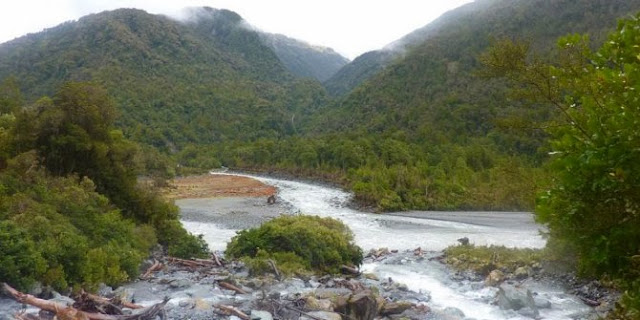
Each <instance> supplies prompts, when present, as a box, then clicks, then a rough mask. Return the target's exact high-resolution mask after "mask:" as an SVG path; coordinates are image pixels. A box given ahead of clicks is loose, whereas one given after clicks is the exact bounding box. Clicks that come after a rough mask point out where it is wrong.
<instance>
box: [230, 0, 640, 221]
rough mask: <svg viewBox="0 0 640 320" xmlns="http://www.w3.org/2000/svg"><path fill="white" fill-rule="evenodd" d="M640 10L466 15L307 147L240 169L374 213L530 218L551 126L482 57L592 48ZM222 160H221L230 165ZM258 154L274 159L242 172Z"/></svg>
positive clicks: (614, 4) (545, 113)
mask: <svg viewBox="0 0 640 320" xmlns="http://www.w3.org/2000/svg"><path fill="white" fill-rule="evenodd" d="M637 10H640V1H638V0H633V1H603V0H582V1H569V0H563V1H554V2H549V1H542V0H536V1H529V0H526V1H525V0H518V1H506V0H483V1H476V2H473V3H470V4H468V5H465V6H463V7H461V8H459V9H455V10H453V11H451V12H449V13H447V14H445V15H443V17H442V18H440V19H439V20H438V21H436V22H434V24H435V25H434V26H427V27H426V28H425V30H427V29H429V28H433V30H437V32H435V31H434V32H433V33H431V34H430V35H429V37H428V39H427V40H425V41H424V42H423V43H421V44H417V45H411V46H408V47H406V52H405V53H403V54H402V55H401V56H398V57H397V58H395V59H394V60H393V62H392V63H390V64H388V65H387V66H386V67H384V68H382V70H381V71H380V72H378V73H377V74H376V75H375V76H373V77H372V78H370V80H368V81H365V82H364V83H363V84H362V85H360V86H358V87H356V88H355V89H354V90H353V91H352V92H351V93H349V94H347V95H346V96H345V97H343V98H341V99H339V100H337V101H335V102H333V103H330V104H328V105H326V106H324V107H323V108H321V109H319V111H318V112H317V113H316V114H314V116H313V118H312V121H311V122H310V123H308V124H307V126H306V127H305V132H306V133H307V135H306V137H305V138H296V139H289V140H287V141H280V142H278V143H277V144H275V143H272V144H271V145H270V144H266V143H264V142H262V143H259V144H254V145H253V146H252V147H251V148H244V149H243V154H247V156H246V157H245V156H241V157H240V159H243V161H244V163H245V164H246V163H253V164H257V165H259V166H271V167H276V168H280V169H285V170H291V169H292V168H295V170H299V171H303V172H314V171H322V172H329V173H331V176H334V177H335V176H339V177H347V180H348V181H349V186H350V188H351V189H352V190H353V191H354V192H355V194H356V199H358V200H360V201H361V202H362V203H366V204H370V205H371V206H373V207H374V208H376V209H378V210H406V209H412V208H420V209H465V208H466V209H489V210H496V209H497V210H523V209H525V210H530V209H532V208H533V205H534V199H535V193H536V192H537V191H538V190H540V189H542V188H544V186H545V185H546V184H547V183H548V181H549V180H550V177H549V176H547V175H546V173H545V171H544V170H543V169H542V164H543V163H544V162H545V160H546V158H547V151H548V149H547V148H548V147H547V146H546V144H545V139H546V133H545V132H544V131H543V130H541V128H543V127H544V126H545V125H544V122H546V121H549V120H552V119H554V117H555V115H554V114H553V112H551V111H550V109H548V108H545V107H543V106H539V107H535V108H531V107H529V106H524V105H522V104H521V103H520V102H519V100H518V99H514V97H511V96H509V95H508V94H507V92H508V90H507V88H506V85H505V84H504V83H503V82H501V81H499V80H490V79H486V78H482V77H479V76H478V75H477V73H478V71H479V69H480V68H481V65H480V63H479V61H478V56H479V55H480V54H482V53H483V52H484V51H485V50H486V49H487V48H488V47H489V45H490V44H491V41H492V39H500V38H515V39H524V40H529V41H530V42H531V47H532V49H533V50H534V51H537V52H538V53H539V54H546V53H547V52H548V51H549V50H550V49H551V48H553V47H554V46H555V43H556V40H557V38H558V37H560V36H562V35H565V34H569V33H574V32H578V33H588V34H590V36H591V38H592V39H594V44H595V45H597V44H598V43H601V42H602V39H603V37H604V35H605V34H606V33H608V32H609V31H611V30H613V29H614V27H615V26H616V21H617V19H618V18H620V17H624V16H627V15H629V14H631V13H634V12H636V11H637ZM373 57H374V58H375V55H373ZM360 60H361V59H360ZM358 61H359V59H356V60H355V61H354V62H353V63H352V64H350V65H347V66H345V67H344V68H343V70H346V69H348V68H350V67H352V66H353V65H354V64H356V63H357V62H358ZM372 65H374V67H375V64H372ZM358 72H363V70H360V71H358ZM338 74H340V72H339V73H338ZM354 79H355V77H354ZM274 145H275V146H274ZM265 149H266V150H267V151H265ZM225 150H226V152H228V153H229V154H233V152H232V151H231V149H225ZM225 150H222V151H221V153H222V154H223V155H222V157H223V158H225V159H228V160H230V159H232V157H231V156H227V155H224V154H225ZM259 153H266V154H269V155H270V156H269V158H267V159H268V160H266V161H265V160H262V159H261V160H259V161H251V160H246V159H250V158H251V157H254V158H255V157H256V156H255V154H259ZM228 160H226V161H228ZM229 163H232V164H233V161H231V162H229Z"/></svg>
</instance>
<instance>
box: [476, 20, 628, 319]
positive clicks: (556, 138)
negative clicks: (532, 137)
mask: <svg viewBox="0 0 640 320" xmlns="http://www.w3.org/2000/svg"><path fill="white" fill-rule="evenodd" d="M638 41H640V14H636V15H635V16H633V17H631V18H629V19H626V20H621V21H620V22H619V25H618V29H617V31H615V32H613V33H612V34H611V35H610V36H609V38H608V40H607V41H606V42H605V43H604V44H603V45H602V46H601V47H600V48H599V49H598V50H597V51H595V52H593V51H592V50H591V49H590V45H589V42H588V38H587V37H586V36H579V35H571V36H567V37H564V38H561V39H560V40H558V47H559V53H558V55H557V56H556V57H555V58H554V59H553V63H552V64H549V63H544V62H542V61H541V60H540V59H536V58H529V57H528V56H527V51H526V46H523V45H521V44H517V43H513V42H510V41H506V42H502V43H499V44H498V45H496V46H495V47H494V48H493V49H492V50H491V51H489V52H488V54H487V55H486V56H485V63H486V64H487V66H488V67H489V71H490V72H493V73H494V74H495V75H499V76H504V77H506V78H508V79H510V80H511V81H513V82H514V83H516V84H517V86H518V93H519V94H520V95H521V96H523V97H526V98H529V99H530V100H531V101H533V102H534V103H538V104H542V103H546V104H547V105H549V106H552V107H553V108H554V109H555V112H556V113H558V114H559V115H560V119H562V120H561V121H557V122H555V123H553V125H552V126H549V128H548V132H549V134H550V135H551V141H550V144H551V147H552V150H553V157H552V160H551V163H550V170H551V171H552V173H553V175H554V181H553V184H552V187H551V189H550V190H548V191H547V192H545V193H543V194H542V195H541V196H540V199H539V202H538V204H537V207H536V214H537V219H538V221H540V222H543V223H546V224H547V225H548V226H549V234H550V236H551V237H552V238H554V239H559V240H560V241H561V242H564V243H566V244H567V245H568V246H569V247H570V248H572V249H574V250H575V251H576V252H577V258H578V270H579V271H580V272H581V273H582V274H583V275H589V276H600V275H604V274H608V275H611V276H614V277H617V278H621V279H626V280H624V281H623V283H626V284H629V285H630V283H631V282H633V281H634V279H638V277H640V274H638V272H637V268H638V265H637V264H636V263H635V262H634V260H635V259H637V257H638V255H639V254H640V194H638V192H637V191H638V188H640V161H639V160H640V153H639V151H638V148H637V146H638V145H640V134H639V133H638V130H637V126H638V124H639V123H640V109H639V106H640V105H639V104H638V99H639V98H640V91H639V89H640V50H639V49H638V46H637V43H638ZM636 281H637V280H636ZM635 291H637V288H632V289H631V291H630V293H629V294H628V295H627V297H626V299H627V301H629V302H633V301H637V299H636V298H634V292H635ZM634 299H636V300H634ZM633 305H634V304H633V303H629V306H630V307H631V308H635V307H634V306H633ZM636 311H637V310H636Z"/></svg>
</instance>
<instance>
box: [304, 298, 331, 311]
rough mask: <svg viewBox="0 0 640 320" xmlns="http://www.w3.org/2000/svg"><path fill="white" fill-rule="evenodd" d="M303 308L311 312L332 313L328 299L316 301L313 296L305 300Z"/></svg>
mask: <svg viewBox="0 0 640 320" xmlns="http://www.w3.org/2000/svg"><path fill="white" fill-rule="evenodd" d="M305 302H306V303H305V308H307V309H308V310H313V311H333V308H332V306H331V301H329V300H328V299H317V298H316V297H314V296H308V297H306V298H305Z"/></svg>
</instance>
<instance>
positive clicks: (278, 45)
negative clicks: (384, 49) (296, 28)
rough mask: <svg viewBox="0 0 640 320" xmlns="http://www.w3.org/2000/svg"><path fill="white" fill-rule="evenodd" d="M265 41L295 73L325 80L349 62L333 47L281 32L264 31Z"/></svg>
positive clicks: (263, 37)
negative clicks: (317, 44)
mask: <svg viewBox="0 0 640 320" xmlns="http://www.w3.org/2000/svg"><path fill="white" fill-rule="evenodd" d="M262 39H263V41H264V43H265V44H266V45H267V46H269V47H270V48H271V49H272V50H273V51H274V52H275V53H276V55H277V56H278V58H280V61H282V63H283V64H284V66H285V67H286V68H287V69H288V70H289V71H290V72H291V73H293V74H294V75H296V76H298V77H303V78H313V79H316V80H318V81H325V80H327V79H329V78H330V77H331V76H333V75H334V74H335V73H336V72H338V70H340V68H342V67H344V66H345V65H346V64H347V63H349V59H347V58H345V57H343V56H341V55H340V54H339V53H337V52H335V51H334V50H333V49H331V48H326V47H319V46H313V45H310V44H308V43H305V42H303V41H300V40H296V39H293V38H289V37H287V36H284V35H281V34H273V33H262Z"/></svg>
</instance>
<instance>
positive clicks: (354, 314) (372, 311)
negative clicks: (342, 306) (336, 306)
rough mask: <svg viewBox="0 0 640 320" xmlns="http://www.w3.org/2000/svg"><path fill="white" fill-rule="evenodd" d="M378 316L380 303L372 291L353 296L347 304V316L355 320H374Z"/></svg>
mask: <svg viewBox="0 0 640 320" xmlns="http://www.w3.org/2000/svg"><path fill="white" fill-rule="evenodd" d="M377 314H378V302H377V301H376V298H375V297H374V295H373V293H372V292H371V291H363V292H360V293H357V294H354V295H352V296H351V297H350V298H349V302H348V303H347V315H348V316H349V317H350V318H351V319H354V320H373V318H375V317H376V315H377Z"/></svg>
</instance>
